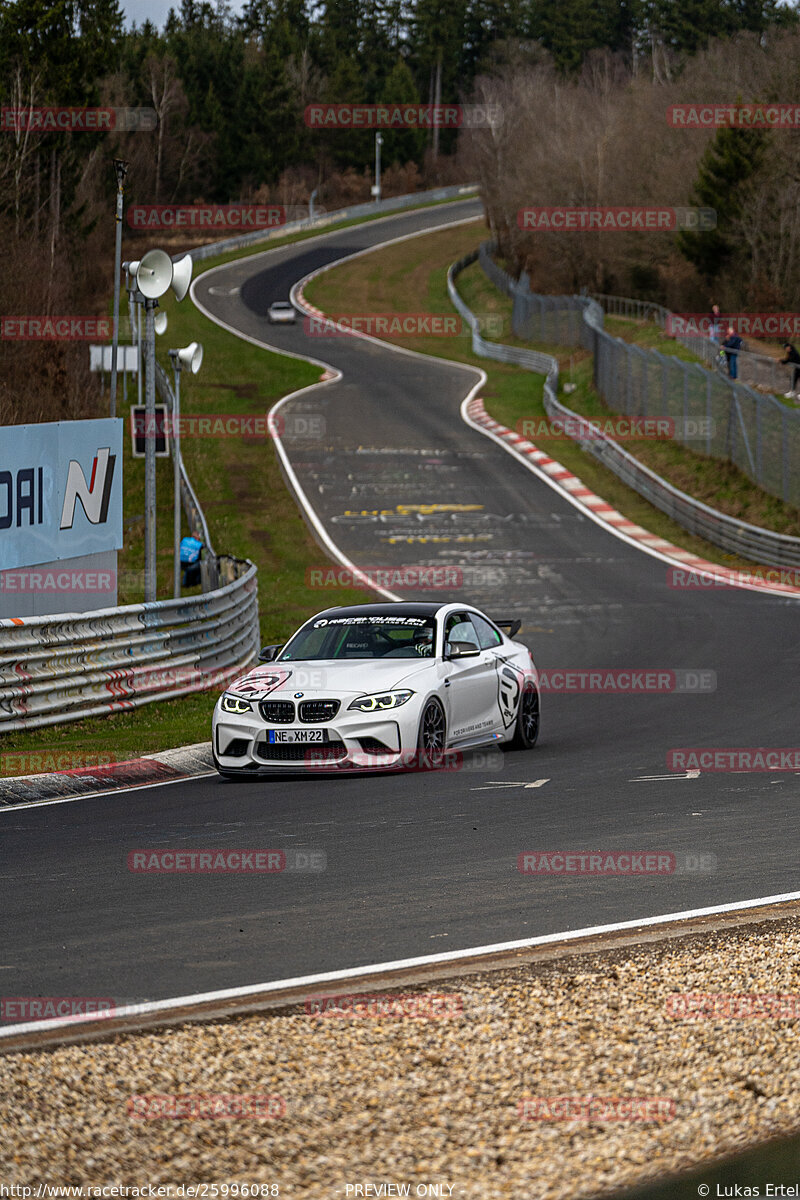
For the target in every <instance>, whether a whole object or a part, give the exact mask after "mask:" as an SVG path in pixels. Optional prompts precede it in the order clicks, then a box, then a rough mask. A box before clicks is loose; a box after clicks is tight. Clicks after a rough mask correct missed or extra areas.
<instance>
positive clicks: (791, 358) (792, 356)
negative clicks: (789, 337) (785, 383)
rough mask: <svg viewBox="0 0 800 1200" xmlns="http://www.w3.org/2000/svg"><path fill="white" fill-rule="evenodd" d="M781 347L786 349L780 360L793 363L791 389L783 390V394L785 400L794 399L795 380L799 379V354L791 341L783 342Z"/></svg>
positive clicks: (795, 396)
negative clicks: (784, 355) (783, 356)
mask: <svg viewBox="0 0 800 1200" xmlns="http://www.w3.org/2000/svg"><path fill="white" fill-rule="evenodd" d="M783 348H784V350H785V351H786V357H785V358H782V359H781V360H780V361H781V362H782V363H784V364H786V363H792V364H793V365H794V371H793V372H792V387H791V391H788V392H784V393H783V394H784V396H785V397H786V399H787V400H796V399H797V381H798V379H800V354H798V353H797V351H796V350H795V348H794V346H793V345H792V343H791V342H784V343H783Z"/></svg>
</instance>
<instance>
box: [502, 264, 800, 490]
mask: <svg viewBox="0 0 800 1200" xmlns="http://www.w3.org/2000/svg"><path fill="white" fill-rule="evenodd" d="M491 249H492V247H491V245H490V244H489V243H484V245H483V246H482V247H481V254H480V262H481V265H482V267H483V269H484V271H485V272H486V274H487V276H488V278H489V279H490V280H491V281H492V283H494V284H495V286H497V287H498V288H500V289H501V290H502V291H503V292H505V293H506V294H507V295H509V296H510V297H511V298H512V300H513V313H512V329H513V332H514V334H515V335H516V336H517V337H519V338H521V339H523V340H525V341H543V342H551V343H555V344H558V345H567V346H583V347H584V348H586V349H587V350H591V352H592V354H593V356H594V383H595V386H596V387H597V390H598V391H599V393H600V395H601V396H602V397H603V399H604V400H605V402H606V404H607V405H608V406H609V408H611V409H613V410H614V411H615V412H620V413H625V414H626V415H627V416H631V417H649V418H662V419H667V420H669V421H670V422H671V425H670V427H669V428H670V429H671V430H672V431H674V433H673V436H674V437H675V440H676V441H679V442H681V443H683V444H684V445H686V446H688V447H689V448H690V449H692V450H694V451H695V452H697V453H701V454H707V455H709V456H710V457H711V458H717V459H721V460H726V461H729V462H732V463H734V464H735V465H736V466H737V467H738V468H739V470H741V471H742V472H743V473H744V474H745V475H747V476H748V477H749V478H750V479H752V480H753V481H754V482H755V483H757V484H758V485H759V487H761V488H763V489H764V491H765V492H768V493H770V495H773V496H779V497H780V498H781V499H782V500H784V501H785V502H786V503H787V504H793V505H797V506H800V412H797V411H794V410H792V409H789V408H787V407H786V405H784V404H781V403H780V401H779V400H777V399H775V397H774V396H768V395H763V394H762V393H760V392H756V391H754V390H753V388H751V387H749V386H748V385H747V384H745V383H742V382H739V381H734V380H731V379H728V378H726V377H725V376H723V375H722V374H720V373H719V372H717V371H709V370H707V369H706V368H705V367H704V366H701V365H700V364H699V363H690V362H683V361H682V360H681V359H678V358H675V357H674V356H672V355H666V354H660V353H659V352H658V351H657V350H644V349H642V348H641V347H640V346H635V345H632V344H631V343H629V342H625V341H623V340H622V339H621V338H615V337H612V336H611V335H610V334H609V333H607V332H606V331H605V329H604V328H603V320H604V312H603V308H602V307H601V305H600V304H599V303H598V301H597V300H596V299H593V298H591V297H588V296H541V295H537V294H536V293H534V292H531V290H530V284H529V281H528V278H527V276H526V275H525V274H523V275H522V276H521V277H520V279H519V280H516V281H515V280H513V279H511V277H510V276H509V275H508V274H507V273H506V272H505V271H503V270H502V268H501V267H499V266H498V265H497V263H496V262H494V260H493V259H492V257H491ZM606 299H608V298H606ZM630 303H632V304H635V303H641V302H630ZM646 307H647V308H648V309H650V310H653V309H658V308H659V306H657V305H647V306H646ZM643 311H644V310H642V312H643ZM662 312H663V313H666V312H667V310H665V309H664V310H662ZM629 314H630V310H623V314H622V315H629ZM636 315H640V314H639V313H637V314H636ZM656 319H657V318H656Z"/></svg>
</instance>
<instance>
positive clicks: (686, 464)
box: [306, 224, 797, 570]
mask: <svg viewBox="0 0 800 1200" xmlns="http://www.w3.org/2000/svg"><path fill="white" fill-rule="evenodd" d="M481 236H482V231H481V230H480V229H479V228H478V227H477V225H473V224H469V225H465V226H461V227H459V228H457V229H452V230H443V231H441V232H437V233H433V234H427V235H426V236H425V237H423V238H419V239H415V240H414V241H411V242H405V243H402V244H400V245H398V246H389V247H386V248H385V249H383V250H379V251H375V252H373V253H371V254H368V255H365V256H364V257H362V258H360V259H358V260H356V261H355V262H352V263H346V264H344V265H342V266H340V267H337V268H335V269H333V270H330V271H326V272H325V273H324V274H323V275H321V276H319V277H318V278H317V279H315V280H314V281H313V282H312V283H311V284H310V286H309V287H308V288H307V289H306V295H307V296H308V298H309V300H311V302H312V303H313V304H315V305H317V306H318V307H319V308H321V309H322V310H323V311H327V312H354V311H359V312H363V311H367V312H389V311H395V312H411V311H419V310H420V309H422V308H425V309H426V311H430V312H452V307H451V305H450V301H449V298H448V296H447V289H446V275H447V267H448V266H449V264H450V263H452V262H454V261H455V260H456V259H458V258H461V257H462V256H463V255H464V254H466V253H467V252H468V251H470V250H472V249H474V248H475V246H476V245H477V244H478V242H479V241H480V240H481ZM458 288H459V293H460V295H461V296H462V298H463V299H464V300H465V301H466V303H467V304H468V305H469V307H470V308H471V309H472V311H473V312H476V313H483V314H492V315H499V316H500V317H502V318H504V320H503V325H502V329H503V332H502V334H501V336H500V338H499V340H501V341H503V342H506V343H508V344H511V345H518V346H523V345H524V346H528V345H531V344H530V343H526V342H522V341H520V340H519V339H518V338H515V337H514V336H513V335H511V334H510V318H511V301H510V300H509V299H508V298H507V297H506V296H504V295H503V294H502V293H500V292H498V291H497V290H496V289H495V288H494V287H493V286H492V284H491V283H489V281H488V279H487V278H486V276H485V275H484V273H483V271H482V270H481V268H480V266H479V264H477V263H475V264H474V265H472V266H470V267H467V268H466V270H465V271H463V272H462V273H461V274H460V275H459V276H458ZM402 344H403V345H404V346H407V347H409V348H410V349H415V350H419V351H420V352H422V353H427V354H437V355H439V356H440V357H443V358H451V359H457V360H459V361H461V362H467V363H471V364H473V365H475V366H480V367H482V368H483V370H484V371H485V372H486V375H487V383H486V386H485V388H484V390H483V392H482V395H483V397H484V401H485V404H486V409H487V411H488V412H489V413H490V414H491V415H492V416H493V417H494V418H495V420H497V421H501V422H502V423H503V424H504V425H508V426H509V427H510V428H512V429H516V428H518V426H519V424H520V422H522V421H529V420H533V421H536V422H539V421H543V420H547V414H546V413H545V410H544V405H543V383H544V380H543V377H542V376H540V375H535V374H532V373H530V372H528V371H524V370H522V369H521V368H518V367H513V366H506V365H505V364H502V363H493V362H491V360H488V359H482V358H478V357H476V356H475V355H474V354H473V353H472V350H471V347H470V343H469V340H468V338H467V337H466V335H464V336H462V337H459V338H433V337H429V338H404V339H403V341H402ZM532 348H534V349H537V350H541V351H543V352H545V353H549V354H552V355H554V356H555V357H556V358H557V359H558V360H559V366H560V370H561V383H562V385H563V383H565V382H569V381H570V380H571V381H572V382H575V383H576V384H577V385H578V387H577V390H576V391H575V392H573V393H572V394H570V395H567V396H564V397H563V399H564V402H565V403H566V404H567V405H568V407H570V408H573V409H575V410H577V411H581V412H583V413H584V415H586V416H601V415H603V416H605V417H608V416H609V415H610V410H608V409H607V408H606V407H605V406H604V405H603V403H602V401H601V400H600V398H599V397H598V396H597V394H596V393H595V392H594V389H593V388H592V385H591V359H590V355H589V353H588V352H587V351H585V350H582V349H580V348H577V349H568V348H565V347H563V346H554V345H546V344H540V343H535V344H533V347H532ZM584 406H585V407H584ZM536 440H537V444H541V447H542V449H544V450H546V451H547V452H548V453H550V454H552V455H553V457H554V458H556V459H558V461H559V462H561V463H563V465H564V466H565V467H568V468H569V469H570V470H571V471H573V472H574V473H575V474H576V475H577V476H579V477H580V478H581V479H582V480H583V482H584V483H585V484H586V486H587V487H589V488H591V489H592V491H594V492H597V494H598V495H601V496H603V497H604V499H606V500H607V501H608V503H609V504H611V505H613V506H614V507H615V508H616V509H618V510H619V511H620V512H621V513H623V514H624V515H625V516H626V517H628V518H629V519H630V520H631V521H635V522H636V523H637V524H639V525H642V526H644V527H645V528H646V529H648V530H649V531H651V532H652V533H654V534H656V535H657V536H658V537H663V538H665V539H666V540H668V541H670V542H672V543H674V544H675V545H677V546H680V547H682V548H683V549H686V550H689V551H691V552H692V553H694V554H697V555H700V556H702V557H703V558H707V559H709V560H710V561H712V562H717V563H721V564H723V565H725V566H730V567H736V568H742V569H745V570H752V569H753V568H754V566H755V565H756V564H753V563H751V562H748V561H747V560H745V559H741V558H737V557H735V556H733V555H730V554H725V553H724V552H723V551H721V550H720V549H719V548H718V547H716V546H712V545H711V544H710V543H709V542H705V541H703V540H702V539H700V538H696V537H692V536H691V535H690V534H688V533H687V532H686V531H685V530H684V529H683V528H682V527H681V526H680V525H677V524H676V523H675V522H674V521H672V520H670V518H669V517H667V516H665V514H664V513H662V512H660V511H659V510H658V509H656V508H654V507H653V506H652V505H651V504H649V503H648V502H647V501H646V500H644V499H643V498H642V497H641V496H639V495H638V493H636V492H634V491H633V490H632V489H631V488H628V487H627V486H626V485H625V484H623V483H622V482H621V481H620V480H619V479H618V478H617V476H616V475H614V474H613V473H612V472H610V471H608V470H607V469H606V468H605V467H603V466H602V465H601V464H600V463H599V462H598V461H597V460H596V459H594V458H593V457H592V456H591V455H589V454H586V453H585V452H584V451H583V450H581V449H580V447H578V446H577V445H576V444H575V443H574V442H572V441H571V440H568V439H565V438H558V439H555V440H552V441H550V442H545V441H542V440H541V439H536ZM642 446H644V453H646V454H650V453H653V454H659V455H660V458H659V459H658V461H657V463H656V464H655V466H654V469H657V470H659V472H660V473H663V474H665V475H669V473H670V472H672V475H673V478H675V480H676V483H677V486H679V487H683V488H684V490H687V491H689V490H691V487H690V486H687V485H690V484H691V483H692V479H691V478H688V479H687V476H688V475H689V474H690V472H695V473H696V477H697V478H696V483H695V486H696V487H697V488H699V487H700V486H701V483H702V486H703V487H704V488H706V489H707V494H708V496H709V499H708V501H707V502H709V503H714V504H715V506H716V507H722V506H723V504H725V503H733V502H734V499H735V498H736V497H738V500H737V501H736V502H737V503H739V504H740V505H742V506H744V501H743V497H744V496H745V495H746V494H747V495H748V497H749V500H750V501H752V503H751V505H750V507H747V508H746V511H747V512H748V514H749V515H748V516H747V517H744V518H743V519H752V515H753V508H754V507H755V506H758V505H760V506H761V511H763V512H764V513H765V514H766V513H769V514H772V515H773V516H775V515H776V514H777V515H778V517H780V514H778V510H777V509H776V507H775V506H779V507H783V506H781V505H780V501H777V500H775V501H773V498H772V497H770V496H767V495H766V493H764V492H762V491H761V490H760V489H759V488H756V487H755V485H753V484H751V483H750V481H749V480H747V478H746V477H745V476H743V475H741V473H740V472H738V471H736V468H733V467H730V466H729V465H728V464H725V463H720V462H719V461H718V460H716V459H709V458H705V457H703V456H701V455H695V454H692V453H691V452H690V451H687V450H684V449H683V448H682V447H680V446H676V445H674V444H673V443H651V442H648V443H642V442H633V443H630V448H631V449H632V451H633V452H635V453H636V454H637V456H640V457H641V456H642V452H641V450H640V447H642ZM626 448H629V447H627V446H626ZM654 461H655V460H654ZM731 472H732V473H734V476H735V486H734V484H732V483H731V481H730V473H731ZM748 489H752V493H754V494H750V493H749V492H748ZM792 511H793V510H792ZM784 515H786V517H787V521H788V520H791V519H792V517H791V514H784ZM796 516H797V514H796V513H795V514H794V517H796ZM755 523H758V522H755Z"/></svg>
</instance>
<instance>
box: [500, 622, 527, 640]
mask: <svg viewBox="0 0 800 1200" xmlns="http://www.w3.org/2000/svg"><path fill="white" fill-rule="evenodd" d="M495 625H497V626H498V628H500V629H507V630H508V636H509V637H510V638H515V637H516V636H517V634H518V633H519V631H520V629H521V628H522V621H495Z"/></svg>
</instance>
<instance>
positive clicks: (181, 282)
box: [172, 254, 192, 300]
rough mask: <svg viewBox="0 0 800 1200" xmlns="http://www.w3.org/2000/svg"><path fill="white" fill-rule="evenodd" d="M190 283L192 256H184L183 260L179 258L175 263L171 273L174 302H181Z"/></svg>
mask: <svg viewBox="0 0 800 1200" xmlns="http://www.w3.org/2000/svg"><path fill="white" fill-rule="evenodd" d="M191 282H192V256H191V254H184V256H183V258H179V259H178V261H177V262H176V263H175V265H174V267H173V272H172V290H173V292H174V293H175V299H176V300H182V299H183V297H184V296H185V295H186V293H187V292H188V290H189V284H190V283H191Z"/></svg>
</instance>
